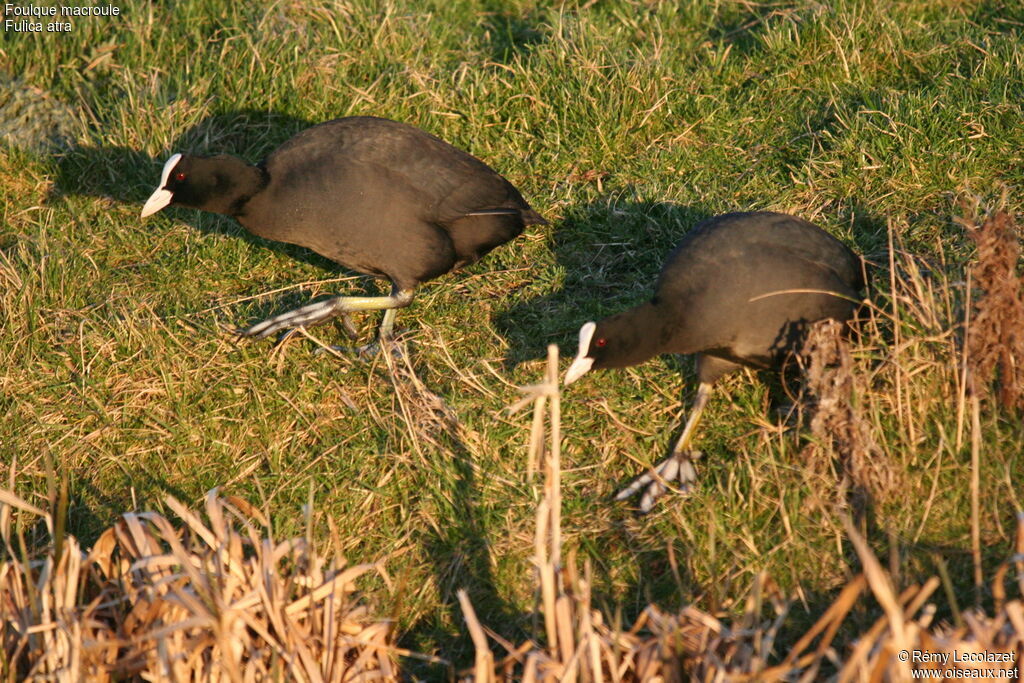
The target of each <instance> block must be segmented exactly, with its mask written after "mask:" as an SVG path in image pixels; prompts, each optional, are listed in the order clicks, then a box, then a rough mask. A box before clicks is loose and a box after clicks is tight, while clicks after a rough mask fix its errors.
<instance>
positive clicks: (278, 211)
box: [142, 117, 545, 337]
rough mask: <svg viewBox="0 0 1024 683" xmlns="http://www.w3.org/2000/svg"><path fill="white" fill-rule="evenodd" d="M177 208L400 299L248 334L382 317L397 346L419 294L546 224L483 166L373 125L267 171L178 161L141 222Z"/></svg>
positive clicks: (339, 301) (287, 156) (223, 162)
mask: <svg viewBox="0 0 1024 683" xmlns="http://www.w3.org/2000/svg"><path fill="white" fill-rule="evenodd" d="M169 205H178V206H184V207H188V208H193V209H200V210H203V211H212V212H214V213H220V214H224V215H227V216H231V217H233V218H235V219H236V220H237V221H238V222H239V223H241V224H242V226H243V227H244V228H245V229H246V230H248V231H249V232H251V233H253V234H255V235H259V236H260V237H265V238H267V239H272V240H277V241H280V242H289V243H292V244H298V245H300V246H303V247H307V248H309V249H312V250H313V251H315V252H317V253H318V254H320V255H321V256H325V257H326V258H329V259H331V260H332V261H335V262H337V263H339V264H341V265H343V266H345V267H347V268H350V269H352V270H355V271H358V272H360V273H366V274H369V275H375V276H378V277H382V278H386V279H387V280H389V281H390V282H391V286H392V289H391V294H390V295H389V296H373V297H355V296H337V297H334V298H332V299H328V300H326V301H320V302H316V303H312V304H308V305H306V306H303V307H301V308H298V309H295V310H293V311H289V312H287V313H282V314H280V315H277V316H274V317H272V318H270V319H268V320H264V321H263V322H261V323H257V324H255V325H253V326H251V327H249V328H248V329H246V330H243V331H242V332H240V334H242V335H243V336H254V337H266V336H268V335H271V334H273V333H275V332H277V331H278V330H282V329H286V328H293V327H299V326H310V325H316V324H318V323H322V322H325V321H327V320H330V319H331V318H333V317H335V316H339V315H342V316H344V315H347V314H348V313H350V312H352V311H366V310H381V309H383V310H385V314H384V319H383V321H382V323H381V326H380V335H381V336H382V337H386V336H387V335H388V334H390V332H391V329H392V325H393V323H394V317H395V313H396V310H397V309H398V308H402V307H404V306H408V305H409V304H410V303H411V302H412V299H413V295H414V292H415V290H416V287H417V286H418V285H419V284H420V283H422V282H425V281H427V280H430V279H431V278H435V277H438V276H439V275H442V274H444V273H447V272H449V271H451V270H454V269H457V268H460V267H462V266H465V265H468V264H470V263H473V262H475V261H476V260H478V259H479V258H481V257H482V256H483V255H484V254H486V253H487V252H489V251H490V250H491V249H494V248H495V247H497V246H499V245H501V244H504V243H505V242H508V241H509V240H511V239H513V238H514V237H516V236H517V235H519V234H520V233H521V232H522V230H523V227H524V226H526V225H531V224H541V223H544V222H545V221H544V219H543V218H541V217H540V215H538V214H537V213H536V212H535V211H534V210H533V209H531V208H530V205H529V204H527V203H526V201H525V200H524V199H523V197H522V195H521V194H520V193H519V191H518V190H517V189H516V188H515V187H514V186H513V185H512V184H511V183H510V182H508V181H507V180H505V178H503V177H502V176H500V175H499V174H498V173H496V172H495V171H494V170H492V169H491V168H490V167H488V166H487V165H486V164H484V163H483V162H482V161H480V160H479V159H476V158H475V157H473V156H471V155H469V154H467V153H466V152H463V151H462V150H460V149H458V148H456V147H453V146H452V145H449V144H448V143H446V142H444V141H442V140H440V139H439V138H436V137H434V136H433V135H430V134H428V133H426V132H424V131H422V130H420V129H418V128H415V127H413V126H410V125H407V124H403V123H398V122H396V121H389V120H387V119H379V118H373V117H349V118H343V119H336V120H334V121H328V122H327V123H321V124H319V125H316V126H313V127H311V128H308V129H306V130H304V131H302V132H301V133H299V134H298V135H296V136H294V137H293V138H291V139H290V140H288V141H287V142H285V143H284V144H283V145H281V146H280V147H278V148H277V149H276V150H274V151H273V152H272V153H271V154H270V155H269V156H267V158H266V159H264V160H263V161H262V162H260V163H258V164H250V163H248V162H246V161H243V160H242V159H239V158H237V157H233V156H228V155H218V156H212V157H201V156H189V155H183V154H175V155H173V156H172V157H171V158H170V159H168V160H167V162H166V163H165V164H164V168H163V173H162V175H161V178H160V185H159V186H158V187H157V189H156V191H155V192H154V193H153V195H152V196H151V197H150V198H149V200H148V201H147V202H146V204H145V206H144V207H143V209H142V216H143V217H145V216H148V215H150V214H153V213H156V212H157V211H159V210H161V209H163V208H164V207H166V206H169Z"/></svg>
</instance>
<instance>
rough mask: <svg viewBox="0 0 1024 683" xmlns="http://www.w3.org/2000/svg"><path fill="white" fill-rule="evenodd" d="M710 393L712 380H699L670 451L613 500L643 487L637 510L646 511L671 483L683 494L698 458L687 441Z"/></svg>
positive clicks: (689, 482)
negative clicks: (684, 423)
mask: <svg viewBox="0 0 1024 683" xmlns="http://www.w3.org/2000/svg"><path fill="white" fill-rule="evenodd" d="M710 396H711V382H701V383H700V386H698V387H697V397H696V398H695V399H694V401H693V408H691V409H690V416H689V418H687V420H686V426H685V427H684V428H683V433H682V434H681V435H680V436H679V440H678V441H676V445H675V447H674V448H673V449H672V454H671V455H669V456H668V457H667V458H666V459H664V460H662V461H661V462H660V463H658V464H657V465H655V466H654V467H653V468H652V469H651V470H650V471H649V472H647V473H646V474H643V475H641V476H640V477H637V478H636V479H635V480H633V483H631V484H630V485H629V486H627V487H626V488H624V489H622V490H621V491H619V493H618V494H617V495H616V496H615V500H626V499H627V498H630V497H632V496H634V495H636V494H637V493H639V492H640V491H641V490H643V492H644V493H643V495H642V496H641V497H640V511H641V512H644V513H647V512H650V510H651V508H652V507H654V503H655V501H657V499H658V498H659V497H661V495H662V494H664V493H665V492H666V491H667V490H668V485H669V484H670V483H676V482H678V484H679V487H680V488H681V489H682V491H683V493H686V492H688V491H689V489H690V487H691V486H692V485H693V483H694V482H695V481H697V470H696V468H694V466H693V461H694V460H696V459H697V458H698V457H700V453H699V452H695V451H691V450H690V441H691V440H692V439H693V434H694V432H695V431H696V430H697V424H698V423H699V422H700V416H701V413H702V412H704V406H706V405H707V402H708V397H710Z"/></svg>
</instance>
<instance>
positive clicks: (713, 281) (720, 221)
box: [565, 212, 864, 512]
mask: <svg viewBox="0 0 1024 683" xmlns="http://www.w3.org/2000/svg"><path fill="white" fill-rule="evenodd" d="M863 286H864V276H863V268H862V265H861V260H860V258H859V257H858V256H857V255H856V254H855V253H854V252H853V251H851V250H850V249H849V248H848V247H846V246H845V245H844V244H843V243H842V242H840V241H839V240H837V239H835V238H834V237H832V236H831V235H829V234H828V233H826V232H825V231H824V230H822V229H821V228H819V227H817V226H816V225H814V224H813V223H809V222H807V221H805V220H802V219H800V218H795V217H793V216H787V215H784V214H779V213H770V212H757V213H730V214H725V215H722V216H716V217H714V218H709V219H708V220H706V221H704V222H702V223H701V224H700V225H698V226H697V227H696V228H694V229H693V231H691V232H690V233H689V234H687V235H686V237H685V238H684V239H683V241H682V242H681V243H680V244H679V246H677V247H676V249H675V250H674V251H673V252H672V254H671V255H670V256H669V257H668V260H667V261H666V262H665V266H664V267H663V268H662V271H661V275H660V277H659V278H658V282H657V284H656V285H655V290H654V297H653V298H652V299H651V300H650V301H647V302H645V303H642V304H640V305H639V306H636V307H635V308H632V309H630V310H628V311H625V312H623V313H619V314H617V315H613V316H611V317H608V318H605V319H604V320H602V321H600V322H598V323H593V322H588V323H586V324H584V325H583V327H582V328H581V329H580V340H579V350H578V352H577V355H576V359H575V360H574V361H573V363H572V365H571V366H570V367H569V370H568V371H567V373H566V375H565V384H571V383H572V382H575V381H576V380H577V379H579V378H580V377H581V376H582V375H583V374H584V373H586V372H587V371H588V370H591V369H595V368H621V367H626V366H629V365H637V364H639V363H642V362H644V361H645V360H647V359H649V358H653V357H654V356H656V355H658V354H662V353H680V354H697V379H698V380H699V382H700V384H699V386H698V389H697V397H696V399H695V400H694V405H693V408H692V410H691V411H690V416H689V418H688V419H687V421H686V426H685V427H684V428H683V433H682V435H681V436H680V437H679V439H678V441H677V442H676V444H675V447H674V448H673V449H672V453H671V455H670V456H669V457H668V458H667V459H665V460H664V461H662V462H661V463H659V464H658V465H657V466H655V467H654V468H653V471H652V472H648V473H647V474H644V475H643V476H641V477H640V478H638V479H636V480H635V481H634V482H633V483H632V484H630V485H629V486H628V487H627V488H626V489H624V490H623V491H621V492H620V493H619V494H618V496H616V498H617V500H624V499H626V498H629V497H630V496H632V495H634V494H636V493H638V492H639V491H641V490H644V494H643V496H642V497H641V500H640V509H641V510H642V511H643V512H647V511H649V510H650V508H651V506H652V505H653V504H654V501H655V500H656V499H657V498H658V496H660V495H661V494H662V493H664V492H665V491H666V488H667V487H666V483H669V482H678V483H679V484H680V486H681V488H682V489H683V490H684V491H685V490H686V489H688V488H689V487H690V485H691V484H692V483H693V482H694V481H695V480H696V477H697V473H696V470H695V469H694V467H693V462H692V460H693V457H694V455H695V454H694V453H693V452H692V451H691V450H690V441H691V439H692V438H693V433H694V430H695V429H696V427H697V423H698V421H699V419H700V414H701V411H702V410H703V409H704V406H705V404H706V403H707V400H708V397H709V396H710V394H711V386H712V384H714V382H715V381H716V380H717V379H718V378H720V377H722V376H723V375H725V374H728V373H730V372H732V371H734V370H738V369H739V368H740V367H742V366H747V367H752V368H778V367H780V366H781V365H782V364H783V363H784V362H785V361H786V359H787V357H789V356H790V355H791V353H792V352H793V351H794V350H798V349H799V346H800V343H801V341H802V336H803V332H804V331H805V329H806V327H807V325H808V324H810V323H813V322H816V321H818V320H824V319H827V318H832V319H836V320H841V321H845V320H848V319H849V318H850V317H851V316H852V315H853V313H854V311H855V310H856V309H857V307H858V305H859V301H860V294H859V292H860V290H861V289H862V288H863Z"/></svg>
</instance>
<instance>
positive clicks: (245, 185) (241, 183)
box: [217, 159, 268, 218]
mask: <svg viewBox="0 0 1024 683" xmlns="http://www.w3.org/2000/svg"><path fill="white" fill-rule="evenodd" d="M239 161H240V162H241V163H240V164H239V165H237V166H235V167H234V168H232V173H231V180H232V183H233V184H232V187H231V191H230V192H228V193H227V194H226V195H225V196H224V200H225V201H224V203H223V205H222V206H221V207H219V209H220V210H217V213H223V214H225V215H228V216H233V217H235V218H239V217H241V216H243V215H245V205H246V203H247V202H248V201H249V200H250V199H252V197H253V196H254V195H256V194H257V193H258V192H259V191H260V190H262V189H263V188H264V187H266V185H267V180H268V178H267V173H266V171H265V170H263V168H261V167H260V166H253V165H252V164H249V163H246V162H244V161H242V160H241V159H239Z"/></svg>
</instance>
